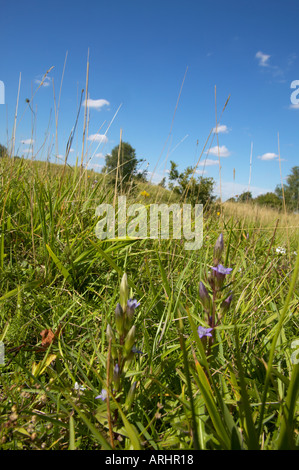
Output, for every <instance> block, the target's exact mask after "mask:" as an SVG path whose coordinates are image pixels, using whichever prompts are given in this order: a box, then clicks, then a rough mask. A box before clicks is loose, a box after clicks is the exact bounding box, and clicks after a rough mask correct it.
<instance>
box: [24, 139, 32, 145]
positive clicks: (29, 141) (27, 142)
mask: <svg viewBox="0 0 299 470" xmlns="http://www.w3.org/2000/svg"><path fill="white" fill-rule="evenodd" d="M21 144H24V145H32V144H34V140H33V139H25V140H21Z"/></svg>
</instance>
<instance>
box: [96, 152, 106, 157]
mask: <svg viewBox="0 0 299 470" xmlns="http://www.w3.org/2000/svg"><path fill="white" fill-rule="evenodd" d="M95 157H97V158H105V155H104V154H103V153H101V152H100V153H96V154H95Z"/></svg>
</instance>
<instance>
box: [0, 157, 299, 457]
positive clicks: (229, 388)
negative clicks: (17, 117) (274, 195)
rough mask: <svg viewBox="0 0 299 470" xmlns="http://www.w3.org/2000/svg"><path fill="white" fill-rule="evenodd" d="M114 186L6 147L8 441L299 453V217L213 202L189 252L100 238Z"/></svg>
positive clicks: (33, 445) (154, 194) (3, 315)
mask: <svg viewBox="0 0 299 470" xmlns="http://www.w3.org/2000/svg"><path fill="white" fill-rule="evenodd" d="M144 191H145V192H144ZM115 197H116V194H115V188H114V187H112V186H111V185H109V183H108V181H106V179H105V177H104V176H103V175H99V174H96V173H95V172H92V171H83V170H82V169H81V168H80V167H79V166H77V167H69V166H68V165H55V164H50V163H49V162H38V161H34V160H30V159H17V158H2V159H0V341H2V353H4V359H5V360H4V361H2V364H1V365H0V448H1V449H2V450H11V449H23V450H29V449H32V450H40V449H44V450H50V449H51V450H68V449H70V450H75V449H78V450H111V449H115V450H129V449H131V450H152V451H154V450H156V451H158V450H160V451H161V450H177V449H180V450H186V451H187V450H189V451H190V450H198V449H203V450H239V449H244V450H278V449H287V450H289V449H297V450H298V448H299V435H298V389H299V365H298V362H299V360H298V358H299V353H298V354H297V355H296V348H297V349H298V347H299V346H298V344H297V343H296V340H297V341H298V340H299V333H298V324H299V319H298V305H299V290H298V287H299V286H298V269H299V256H298V254H299V251H298V239H299V237H298V234H299V215H298V214H297V215H295V214H285V213H283V212H282V213H278V212H276V211H274V210H269V209H264V208H256V207H255V206H253V205H246V204H241V203H238V204H236V203H224V204H222V205H221V204H218V205H212V206H210V207H209V208H205V210H204V214H203V245H202V247H201V249H199V250H194V251H186V250H185V248H184V243H183V240H181V241H179V240H173V239H171V238H170V239H169V240H161V239H142V240H134V239H133V240H130V239H128V240H117V239H114V240H99V239H97V238H96V236H95V226H96V224H97V217H96V216H95V210H96V207H97V206H98V205H99V204H101V203H103V202H105V203H110V204H114V202H115ZM127 198H128V201H129V202H131V203H136V202H138V203H142V204H146V205H148V204H151V203H153V202H164V203H170V202H174V201H177V197H176V196H175V195H174V194H172V193H170V192H169V191H167V190H165V189H163V188H161V187H158V186H154V185H149V184H146V183H138V185H137V186H133V185H132V187H131V188H130V190H129V191H128V193H127ZM219 265H221V266H222V267H224V268H223V269H224V271H221V270H220V269H219ZM228 268H230V269H228ZM298 343H299V341H298ZM2 355H3V354H2Z"/></svg>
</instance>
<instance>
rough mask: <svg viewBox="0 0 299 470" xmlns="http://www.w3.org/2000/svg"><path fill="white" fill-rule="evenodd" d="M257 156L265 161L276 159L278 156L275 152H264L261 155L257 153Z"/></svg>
mask: <svg viewBox="0 0 299 470" xmlns="http://www.w3.org/2000/svg"><path fill="white" fill-rule="evenodd" d="M257 158H259V159H260V160H265V161H270V160H276V159H277V158H278V155H277V154H276V153H271V152H268V153H264V154H263V155H259V156H258V157H257Z"/></svg>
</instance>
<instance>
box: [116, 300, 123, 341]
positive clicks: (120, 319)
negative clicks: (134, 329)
mask: <svg viewBox="0 0 299 470" xmlns="http://www.w3.org/2000/svg"><path fill="white" fill-rule="evenodd" d="M115 325H116V329H117V332H118V334H119V335H123V334H124V331H125V315H124V311H123V309H122V306H121V305H120V304H117V305H116V308H115Z"/></svg>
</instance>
